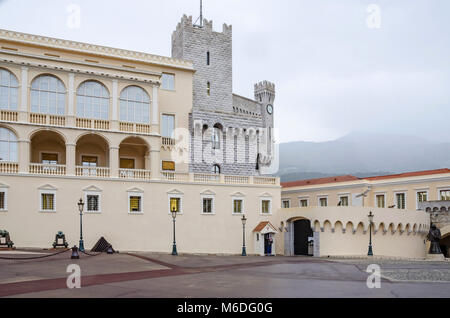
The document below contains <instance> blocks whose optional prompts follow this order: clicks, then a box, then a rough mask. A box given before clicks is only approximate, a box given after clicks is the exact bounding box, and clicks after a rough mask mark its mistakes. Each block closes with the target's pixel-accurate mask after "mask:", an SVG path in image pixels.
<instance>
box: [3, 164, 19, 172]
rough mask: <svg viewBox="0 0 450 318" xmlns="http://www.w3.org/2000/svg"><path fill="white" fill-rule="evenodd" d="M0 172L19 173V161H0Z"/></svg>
mask: <svg viewBox="0 0 450 318" xmlns="http://www.w3.org/2000/svg"><path fill="white" fill-rule="evenodd" d="M0 173H19V164H18V163H17V162H5V161H0Z"/></svg>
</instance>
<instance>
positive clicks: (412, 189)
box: [282, 173, 450, 210]
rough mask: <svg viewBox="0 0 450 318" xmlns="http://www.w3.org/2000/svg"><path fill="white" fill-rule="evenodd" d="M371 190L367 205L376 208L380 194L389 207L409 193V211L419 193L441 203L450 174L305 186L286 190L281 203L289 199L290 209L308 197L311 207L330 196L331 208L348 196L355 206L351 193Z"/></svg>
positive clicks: (412, 207) (284, 189)
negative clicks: (398, 195)
mask: <svg viewBox="0 0 450 318" xmlns="http://www.w3.org/2000/svg"><path fill="white" fill-rule="evenodd" d="M368 186H370V187H371V190H370V192H369V193H368V196H367V198H365V199H364V206H367V207H375V206H376V202H375V198H376V195H377V194H386V207H389V206H392V205H395V204H396V201H395V193H397V192H405V193H406V209H407V210H415V209H416V208H417V205H416V198H417V192H418V191H428V200H429V201H432V200H439V199H440V198H439V197H438V193H439V189H444V188H446V189H450V174H449V173H446V174H435V175H428V176H419V177H410V178H397V179H386V180H377V181H364V180H361V181H354V182H343V183H332V184H323V185H318V186H304V187H292V188H283V190H282V200H284V199H290V201H291V207H298V206H299V197H309V198H310V200H309V203H310V206H318V197H319V196H324V195H327V196H328V206H337V205H338V203H339V195H347V194H348V196H349V204H350V205H352V202H351V201H352V194H360V193H362V192H364V191H366V190H367V188H368Z"/></svg>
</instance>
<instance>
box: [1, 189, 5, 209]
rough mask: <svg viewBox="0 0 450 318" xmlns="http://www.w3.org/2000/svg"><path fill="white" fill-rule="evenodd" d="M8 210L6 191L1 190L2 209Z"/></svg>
mask: <svg viewBox="0 0 450 318" xmlns="http://www.w3.org/2000/svg"><path fill="white" fill-rule="evenodd" d="M1 210H6V193H5V192H0V211H1Z"/></svg>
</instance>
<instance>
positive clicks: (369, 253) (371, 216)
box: [367, 211, 374, 256]
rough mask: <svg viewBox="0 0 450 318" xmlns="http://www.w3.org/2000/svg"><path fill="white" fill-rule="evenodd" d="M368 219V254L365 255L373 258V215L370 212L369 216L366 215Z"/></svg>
mask: <svg viewBox="0 0 450 318" xmlns="http://www.w3.org/2000/svg"><path fill="white" fill-rule="evenodd" d="M368 217H369V222H370V225H369V231H370V232H369V235H370V240H369V252H368V253H367V256H373V251H372V224H373V217H374V215H373V213H372V211H370V214H369V215H368Z"/></svg>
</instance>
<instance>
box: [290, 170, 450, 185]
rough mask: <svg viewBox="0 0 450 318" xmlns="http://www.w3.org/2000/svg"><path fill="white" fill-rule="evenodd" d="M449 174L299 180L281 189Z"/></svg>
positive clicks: (435, 171) (430, 172) (419, 172)
mask: <svg viewBox="0 0 450 318" xmlns="http://www.w3.org/2000/svg"><path fill="white" fill-rule="evenodd" d="M443 173H450V169H447V168H445V169H437V170H426V171H415V172H405V173H399V174H391V175H385V176H375V177H367V178H358V177H355V176H352V175H346V176H338V177H328V178H319V179H309V180H300V181H293V182H283V183H281V186H282V187H283V188H293V187H305V186H310V185H320V184H330V183H339V182H348V181H358V180H361V181H364V180H367V181H377V180H386V179H398V178H410V177H419V176H429V175H435V174H443Z"/></svg>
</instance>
